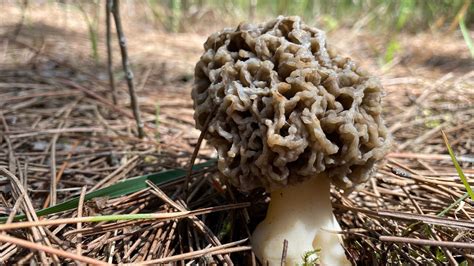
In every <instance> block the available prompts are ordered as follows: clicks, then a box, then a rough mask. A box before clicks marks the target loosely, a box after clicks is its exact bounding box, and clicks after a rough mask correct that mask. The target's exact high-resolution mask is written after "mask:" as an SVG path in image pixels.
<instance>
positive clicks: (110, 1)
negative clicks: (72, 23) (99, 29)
mask: <svg viewBox="0 0 474 266" xmlns="http://www.w3.org/2000/svg"><path fill="white" fill-rule="evenodd" d="M113 5H114V1H113V0H107V2H106V3H105V22H106V30H107V31H106V35H105V36H106V42H107V70H108V71H109V83H110V89H111V91H112V102H113V103H114V104H117V91H116V90H115V79H114V72H113V71H112V65H113V64H112V43H111V41H110V39H111V35H112V34H111V30H110V28H111V25H110V13H112V7H113Z"/></svg>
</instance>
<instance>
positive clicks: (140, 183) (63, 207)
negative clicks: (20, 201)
mask: <svg viewBox="0 0 474 266" xmlns="http://www.w3.org/2000/svg"><path fill="white" fill-rule="evenodd" d="M215 162H216V160H209V161H207V162H205V163H201V164H197V165H195V166H194V167H193V170H200V169H203V168H206V167H209V166H212V165H213V164H214V163H215ZM186 173H187V171H186V170H184V169H173V170H167V171H163V172H159V173H152V174H148V175H143V176H138V177H134V178H130V179H126V180H123V181H121V182H119V183H117V184H114V185H111V186H108V187H105V188H102V189H99V190H96V191H93V192H91V193H87V194H86V195H85V197H84V201H89V200H91V199H93V198H98V197H109V198H116V197H120V196H123V195H128V194H132V193H135V192H137V191H140V190H142V189H145V188H147V187H148V185H147V184H146V181H147V180H150V181H151V182H153V183H154V184H156V185H163V184H166V183H168V182H171V181H174V180H177V179H179V178H182V177H184V176H185V175H186ZM78 204H79V197H75V198H72V199H70V200H67V201H65V202H63V203H60V204H58V205H55V206H51V207H49V208H46V209H42V210H39V211H37V212H36V215H38V217H39V216H45V215H49V214H53V213H58V212H63V211H67V210H71V209H74V208H76V207H77V206H78ZM7 218H8V217H7V216H4V217H0V223H3V222H5V221H6V220H7ZM24 218H25V215H18V216H16V217H15V220H21V219H24Z"/></svg>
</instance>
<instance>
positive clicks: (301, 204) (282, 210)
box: [252, 174, 350, 266]
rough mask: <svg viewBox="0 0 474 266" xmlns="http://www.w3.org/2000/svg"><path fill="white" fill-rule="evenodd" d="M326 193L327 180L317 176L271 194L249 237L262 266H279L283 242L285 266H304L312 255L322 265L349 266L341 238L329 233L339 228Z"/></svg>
mask: <svg viewBox="0 0 474 266" xmlns="http://www.w3.org/2000/svg"><path fill="white" fill-rule="evenodd" d="M329 189H330V180H329V178H328V177H327V176H326V175H325V174H319V175H318V176H315V177H313V178H310V179H308V180H307V181H304V182H301V183H298V184H296V185H291V186H287V187H285V188H282V189H279V190H275V191H273V192H272V193H271V201H270V205H269V207H268V211H267V216H266V218H265V220H263V221H262V222H261V223H260V224H259V225H258V226H257V228H256V229H255V231H254V232H253V235H252V247H253V250H254V252H255V255H256V256H257V257H258V258H259V260H260V261H261V262H262V263H263V265H266V262H268V263H269V265H280V263H281V258H282V249H283V241H284V240H285V239H286V240H287V241H288V249H287V255H286V261H285V262H286V265H296V264H301V263H303V262H304V261H303V257H304V256H305V254H308V252H311V251H317V252H316V254H317V256H318V261H319V263H320V264H321V265H331V266H333V265H350V263H349V261H348V260H347V258H346V255H345V252H344V249H343V248H342V246H341V238H340V237H339V236H338V235H337V234H336V233H333V232H330V231H340V230H341V227H340V226H339V224H338V223H337V221H336V218H335V217H334V214H333V212H332V205H331V199H330V193H329ZM318 250H319V251H318ZM311 258H313V259H314V257H311Z"/></svg>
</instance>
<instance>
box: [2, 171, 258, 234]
mask: <svg viewBox="0 0 474 266" xmlns="http://www.w3.org/2000/svg"><path fill="white" fill-rule="evenodd" d="M0 169H1V168H0ZM248 206H250V204H249V203H247V202H244V203H236V204H228V205H222V206H216V207H208V208H201V209H197V210H193V211H183V212H172V213H137V214H118V215H99V216H85V217H77V218H64V219H54V220H53V219H51V220H41V221H36V222H17V223H10V224H0V231H5V230H11V229H19V228H28V227H33V226H35V227H36V226H46V225H58V224H75V223H98V222H107V221H119V220H142V219H155V220H172V219H179V218H184V217H187V216H190V215H202V214H208V213H212V212H218V211H228V210H231V209H238V208H245V207H248Z"/></svg>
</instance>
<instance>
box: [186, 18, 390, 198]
mask: <svg viewBox="0 0 474 266" xmlns="http://www.w3.org/2000/svg"><path fill="white" fill-rule="evenodd" d="M204 49H205V52H204V54H203V55H202V56H201V59H200V61H199V62H198V63H197V65H196V68H195V86H194V88H193V90H192V98H193V101H194V109H195V114H194V119H195V121H196V127H197V128H198V129H201V130H202V129H203V127H204V123H205V121H206V119H207V117H208V116H209V115H213V119H212V120H211V122H210V124H209V127H208V133H207V135H206V139H207V140H208V141H209V143H211V145H213V146H214V147H216V149H217V153H218V168H219V170H220V172H221V173H222V174H223V175H224V176H226V177H228V178H230V180H231V182H232V183H233V184H234V185H236V186H237V187H239V188H240V189H241V190H244V191H248V190H251V189H253V188H256V187H264V188H266V189H267V190H269V191H271V190H273V189H276V188H279V187H282V186H285V185H287V184H292V183H296V182H301V181H303V180H305V179H307V178H310V177H313V176H315V175H317V174H318V173H321V172H325V173H326V174H327V175H328V176H329V177H330V178H331V179H332V182H333V183H334V184H336V185H337V186H339V187H340V188H343V189H348V188H351V187H353V186H355V185H357V184H361V183H364V182H365V181H367V179H368V178H369V177H370V175H371V172H372V169H373V166H374V164H375V163H376V162H377V161H378V160H380V159H382V158H383V156H384V155H385V153H386V152H387V150H388V145H389V136H388V132H387V129H386V127H385V126H384V124H383V120H382V117H381V96H382V86H381V84H380V82H379V81H378V80H377V79H375V78H373V77H370V76H368V75H366V74H365V73H364V72H363V71H361V70H359V69H358V67H357V66H356V64H355V63H354V62H353V61H352V60H351V59H350V58H345V57H341V56H339V55H337V54H336V53H334V52H332V51H330V49H328V45H327V44H326V37H325V33H324V32H323V31H321V30H319V29H316V28H313V27H310V26H307V25H305V24H304V23H302V22H301V20H300V18H299V17H282V16H280V17H278V18H277V19H275V20H272V21H270V22H268V23H265V24H261V25H252V24H241V25H239V26H238V27H237V28H235V29H224V30H223V31H221V32H217V33H215V34H213V35H211V36H210V37H209V38H208V40H207V41H206V43H205V44H204ZM216 105H217V106H218V107H217V111H216V113H214V114H210V112H211V110H213V109H214V107H215V106H216Z"/></svg>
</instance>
